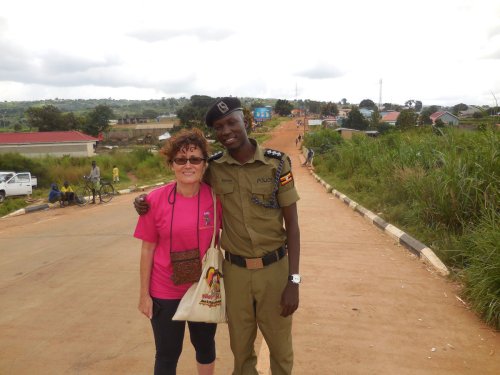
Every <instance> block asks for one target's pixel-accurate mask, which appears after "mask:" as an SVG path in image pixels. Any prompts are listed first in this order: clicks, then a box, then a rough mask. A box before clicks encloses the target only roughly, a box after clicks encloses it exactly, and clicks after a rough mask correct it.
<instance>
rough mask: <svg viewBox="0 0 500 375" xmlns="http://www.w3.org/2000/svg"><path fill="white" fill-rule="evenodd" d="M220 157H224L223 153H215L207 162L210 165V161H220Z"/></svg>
mask: <svg viewBox="0 0 500 375" xmlns="http://www.w3.org/2000/svg"><path fill="white" fill-rule="evenodd" d="M222 155H224V151H217V152H216V153H215V154H213V155H212V156H210V157H209V158H208V162H209V163H210V162H211V161H214V160H217V159H220V158H221V157H222Z"/></svg>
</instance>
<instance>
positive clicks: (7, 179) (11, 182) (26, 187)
mask: <svg viewBox="0 0 500 375" xmlns="http://www.w3.org/2000/svg"><path fill="white" fill-rule="evenodd" d="M37 182H38V181H37V178H36V177H35V176H32V175H31V173H30V172H5V173H4V172H1V173H0V203H1V202H3V201H4V200H5V198H6V197H11V196H20V195H31V194H32V193H33V187H34V186H36V185H37Z"/></svg>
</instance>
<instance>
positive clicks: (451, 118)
mask: <svg viewBox="0 0 500 375" xmlns="http://www.w3.org/2000/svg"><path fill="white" fill-rule="evenodd" d="M429 117H430V119H431V121H432V123H433V124H435V123H436V120H437V119H441V121H443V123H444V124H446V125H458V121H459V120H458V117H457V116H455V115H454V114H452V113H450V112H446V111H440V112H434V113H433V114H432V115H430V116H429Z"/></svg>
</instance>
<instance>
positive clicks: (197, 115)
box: [177, 95, 215, 128]
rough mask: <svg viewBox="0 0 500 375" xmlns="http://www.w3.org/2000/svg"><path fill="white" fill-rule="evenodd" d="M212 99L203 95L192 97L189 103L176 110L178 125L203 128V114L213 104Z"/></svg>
mask: <svg viewBox="0 0 500 375" xmlns="http://www.w3.org/2000/svg"><path fill="white" fill-rule="evenodd" d="M214 100H215V99H214V98H212V97H210V96H204V95H193V96H191V98H190V99H189V103H187V104H186V105H184V106H183V107H182V108H180V109H179V110H177V117H178V118H179V120H180V123H181V124H182V125H184V126H186V127H188V128H191V127H193V126H194V127H198V128H203V124H204V123H205V114H206V113H207V111H208V109H209V108H210V106H211V105H212V103H213V102H214Z"/></svg>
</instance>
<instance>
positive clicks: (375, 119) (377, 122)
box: [370, 107, 382, 129]
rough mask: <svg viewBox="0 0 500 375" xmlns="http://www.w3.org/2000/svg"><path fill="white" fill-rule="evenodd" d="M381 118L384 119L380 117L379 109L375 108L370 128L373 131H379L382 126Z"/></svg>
mask: <svg viewBox="0 0 500 375" xmlns="http://www.w3.org/2000/svg"><path fill="white" fill-rule="evenodd" d="M381 118H382V116H380V112H379V110H378V108H376V107H375V109H374V110H373V112H372V114H371V116H370V127H371V128H372V129H377V128H378V127H379V125H380V119H381Z"/></svg>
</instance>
